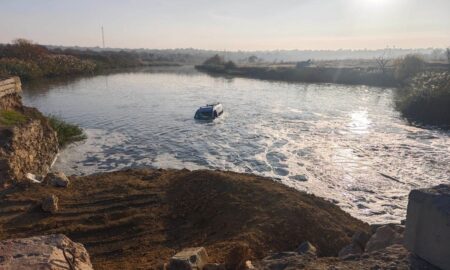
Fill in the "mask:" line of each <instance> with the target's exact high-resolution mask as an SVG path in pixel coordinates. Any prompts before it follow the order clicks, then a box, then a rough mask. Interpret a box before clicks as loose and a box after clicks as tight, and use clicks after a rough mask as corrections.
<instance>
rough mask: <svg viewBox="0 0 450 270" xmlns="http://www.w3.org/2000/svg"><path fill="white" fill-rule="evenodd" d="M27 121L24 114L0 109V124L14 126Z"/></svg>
mask: <svg viewBox="0 0 450 270" xmlns="http://www.w3.org/2000/svg"><path fill="white" fill-rule="evenodd" d="M26 121H27V118H26V116H25V115H23V114H21V113H20V112H17V111H13V110H1V111H0V125H3V126H7V127H10V126H15V125H19V124H23V123H25V122H26Z"/></svg>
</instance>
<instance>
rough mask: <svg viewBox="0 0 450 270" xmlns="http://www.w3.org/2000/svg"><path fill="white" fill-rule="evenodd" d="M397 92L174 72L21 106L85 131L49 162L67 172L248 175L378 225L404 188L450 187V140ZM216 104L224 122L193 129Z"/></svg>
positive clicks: (74, 89) (396, 210)
mask: <svg viewBox="0 0 450 270" xmlns="http://www.w3.org/2000/svg"><path fill="white" fill-rule="evenodd" d="M394 91H395V90H394V89H381V88H375V87H367V86H345V85H333V84H300V83H295V84H294V83H282V82H268V81H261V80H254V79H244V78H234V79H231V78H230V79H228V78H223V77H211V76H209V75H206V74H202V73H198V72H196V71H194V70H193V69H192V68H177V69H162V70H147V71H142V72H131V73H120V74H111V75H102V76H95V77H90V78H82V79H78V80H73V81H70V82H63V83H56V84H55V83H52V84H41V85H28V86H27V85H25V86H24V102H25V104H27V105H30V106H35V107H37V108H39V109H40V110H41V111H43V112H45V113H47V114H55V115H59V116H61V117H62V118H64V119H65V120H67V121H70V122H73V123H77V124H79V125H80V126H81V127H83V128H84V129H85V130H86V133H87V135H88V139H87V140H86V141H85V142H83V143H77V144H75V145H71V146H70V147H68V148H66V149H65V150H63V151H62V152H61V154H60V156H59V159H58V161H57V163H56V164H55V166H56V167H57V168H58V169H61V170H63V171H65V172H66V173H68V174H90V173H94V172H101V171H112V170H117V169H120V168H124V167H129V166H142V165H146V166H153V167H158V168H159V167H162V168H188V169H200V168H210V169H221V170H232V171H238V172H249V173H255V174H259V175H264V176H270V177H274V178H276V179H278V181H281V182H282V183H284V184H286V185H289V186H292V187H295V188H297V189H300V190H305V191H308V192H311V193H314V194H316V195H318V196H322V197H325V198H328V199H329V200H331V201H333V202H335V203H336V204H338V205H339V206H341V207H342V208H343V209H344V210H346V211H348V212H350V213H351V214H352V215H354V216H355V217H358V218H361V219H363V220H365V221H368V222H373V223H375V222H392V221H399V220H401V219H403V218H404V216H405V211H406V204H407V195H408V192H409V191H410V190H411V189H413V188H420V187H428V186H431V185H435V184H440V183H443V182H447V183H448V181H449V180H450V166H449V164H450V154H449V153H450V151H449V150H450V139H449V138H450V137H449V135H450V133H448V132H444V131H440V130H427V129H421V128H418V127H413V126H411V125H409V124H408V123H407V122H406V121H404V120H403V119H402V118H401V117H400V115H399V113H398V112H397V111H396V110H395V109H394V108H393V99H394ZM213 101H220V102H222V103H223V105H224V108H225V113H224V115H223V117H221V118H220V119H218V120H216V121H214V122H207V123H205V122H198V121H195V120H194V119H193V116H194V113H195V110H196V109H197V107H199V106H201V105H204V104H206V103H209V102H213Z"/></svg>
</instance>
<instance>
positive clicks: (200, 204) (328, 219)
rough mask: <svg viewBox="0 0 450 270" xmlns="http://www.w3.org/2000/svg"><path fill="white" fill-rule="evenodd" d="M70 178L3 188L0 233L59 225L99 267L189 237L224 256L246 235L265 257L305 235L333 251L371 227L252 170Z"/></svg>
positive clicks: (168, 249)
mask: <svg viewBox="0 0 450 270" xmlns="http://www.w3.org/2000/svg"><path fill="white" fill-rule="evenodd" d="M71 180H72V183H71V185H70V187H69V188H55V187H50V186H43V185H32V186H18V187H14V188H10V189H8V190H4V191H2V192H1V193H0V201H1V204H0V239H1V240H3V239H8V238H18V237H26V236H33V235H42V234H50V233H63V234H66V235H67V236H68V237H70V238H71V239H72V240H74V241H76V242H80V243H82V244H84V245H85V247H86V248H87V250H88V251H89V253H90V255H91V260H92V262H93V264H94V267H95V269H156V268H158V267H159V266H160V265H161V264H162V263H164V262H166V261H167V260H168V259H169V258H170V257H171V256H172V255H173V254H175V253H176V252H177V251H179V250H180V249H182V248H184V247H190V246H205V247H206V248H207V250H208V253H209V255H210V257H212V259H213V260H214V261H217V262H224V260H225V258H226V256H227V254H228V252H229V250H230V249H231V248H233V247H234V246H236V245H238V244H241V243H246V244H248V245H249V246H250V248H251V250H252V255H251V256H252V258H253V259H259V258H262V257H264V256H266V255H268V254H269V253H270V252H279V251H285V250H293V249H295V248H296V247H297V246H298V245H299V244H300V243H301V242H303V241H305V240H308V241H310V242H311V243H312V244H314V245H315V246H316V247H318V250H319V255H320V256H331V255H336V254H337V253H338V251H339V250H340V248H342V247H343V246H344V245H346V244H348V243H349V242H350V238H351V236H352V235H353V233H354V232H355V231H357V230H363V231H369V230H370V228H369V226H368V224H365V223H363V222H361V221H359V220H356V219H354V218H353V217H351V216H350V215H349V214H347V213H345V212H344V211H342V210H341V209H339V208H338V207H337V206H335V205H333V204H331V203H329V202H327V201H325V200H323V199H321V198H318V197H315V196H313V195H308V194H306V193H302V192H299V191H296V190H294V189H291V188H288V187H286V186H284V185H282V184H280V183H277V182H275V181H273V180H271V179H267V178H263V177H258V176H254V175H247V174H238V173H232V172H220V171H205V170H203V171H193V172H191V171H188V170H153V169H141V170H126V171H120V172H114V173H107V174H99V175H92V176H87V177H72V178H71ZM49 194H55V195H57V196H58V197H59V202H60V209H59V211H58V213H56V214H50V213H45V212H43V211H42V210H41V208H40V204H41V202H42V200H43V198H45V197H46V196H48V195H49Z"/></svg>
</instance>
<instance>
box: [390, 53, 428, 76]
mask: <svg viewBox="0 0 450 270" xmlns="http://www.w3.org/2000/svg"><path fill="white" fill-rule="evenodd" d="M424 67H425V62H424V61H423V60H422V58H421V57H419V56H417V55H413V54H410V55H407V56H405V57H404V58H401V59H397V60H396V62H395V78H396V79H397V80H399V81H401V82H403V81H405V80H406V79H409V78H412V77H414V76H415V75H416V74H417V73H419V72H421V71H422V70H423V69H424Z"/></svg>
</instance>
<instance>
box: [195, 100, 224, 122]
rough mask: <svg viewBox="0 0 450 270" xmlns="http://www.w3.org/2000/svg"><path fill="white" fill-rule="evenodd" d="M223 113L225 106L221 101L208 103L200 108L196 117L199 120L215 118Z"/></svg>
mask: <svg viewBox="0 0 450 270" xmlns="http://www.w3.org/2000/svg"><path fill="white" fill-rule="evenodd" d="M222 113H223V106H222V104H220V103H214V104H208V105H206V106H203V107H200V108H198V110H197V111H196V112H195V117H194V118H195V119H197V120H214V119H216V118H217V117H219V116H221V115H222Z"/></svg>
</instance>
